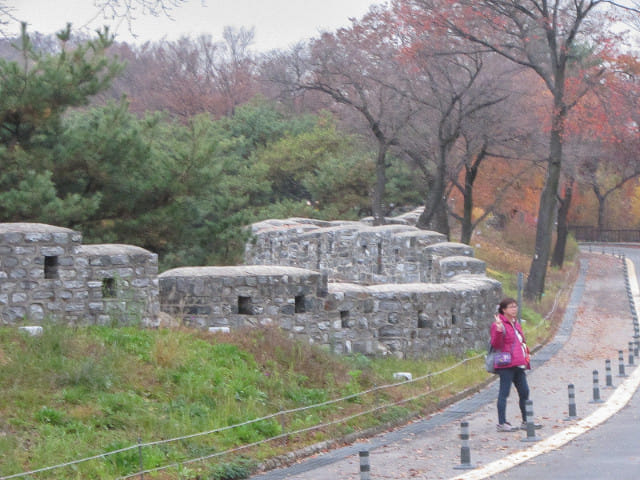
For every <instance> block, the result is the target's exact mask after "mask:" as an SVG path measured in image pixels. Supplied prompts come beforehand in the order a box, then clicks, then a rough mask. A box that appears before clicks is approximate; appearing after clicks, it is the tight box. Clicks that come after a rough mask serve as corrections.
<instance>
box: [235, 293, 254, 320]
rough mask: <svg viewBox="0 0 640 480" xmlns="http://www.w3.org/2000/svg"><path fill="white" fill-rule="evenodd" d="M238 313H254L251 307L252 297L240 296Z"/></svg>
mask: <svg viewBox="0 0 640 480" xmlns="http://www.w3.org/2000/svg"><path fill="white" fill-rule="evenodd" d="M238 314H240V315H253V308H252V307H251V297H242V296H239V297H238Z"/></svg>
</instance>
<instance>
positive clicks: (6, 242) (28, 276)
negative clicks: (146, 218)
mask: <svg viewBox="0 0 640 480" xmlns="http://www.w3.org/2000/svg"><path fill="white" fill-rule="evenodd" d="M81 242H82V235H81V234H80V233H79V232H76V231H74V230H70V229H67V228H62V227H56V226H52V225H46V224H41V223H0V321H1V322H2V323H3V324H17V323H24V322H40V321H43V320H45V319H46V318H49V319H52V320H56V321H64V322H66V323H69V324H94V323H98V324H99V323H106V322H112V321H114V319H115V321H118V322H119V323H125V322H131V321H134V320H137V321H141V322H142V323H144V324H154V323H155V322H157V316H158V311H159V302H158V283H157V274H158V258H157V255H155V254H153V253H150V252H148V251H146V250H144V249H142V248H139V247H134V246H130V245H90V246H83V245H81Z"/></svg>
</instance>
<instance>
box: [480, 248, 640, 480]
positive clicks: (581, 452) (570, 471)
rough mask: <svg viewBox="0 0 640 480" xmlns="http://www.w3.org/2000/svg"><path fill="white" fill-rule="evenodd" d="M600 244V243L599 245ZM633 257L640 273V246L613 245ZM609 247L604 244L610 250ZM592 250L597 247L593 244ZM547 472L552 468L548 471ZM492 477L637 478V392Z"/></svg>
mask: <svg viewBox="0 0 640 480" xmlns="http://www.w3.org/2000/svg"><path fill="white" fill-rule="evenodd" d="M601 248H602V247H600V249H601ZM613 248H614V249H615V251H616V252H618V253H624V254H625V255H626V256H627V258H629V259H630V260H632V261H633V263H634V265H635V270H636V273H637V274H638V273H640V250H638V249H633V248H621V247H613ZM611 249H612V247H607V250H611ZM592 250H593V251H596V250H597V249H595V248H592ZM550 472H552V473H551V474H550ZM490 478H491V479H495V480H502V479H511V478H517V479H518V480H529V479H531V480H533V479H536V480H538V479H541V478H554V479H563V480H574V479H576V480H578V479H579V480H584V479H600V480H606V479H611V480H636V479H638V478H640V392H638V391H636V393H634V394H633V396H632V398H631V401H630V402H629V403H628V404H627V405H626V406H625V407H624V408H623V409H622V410H620V411H619V412H618V413H616V415H614V416H612V417H611V418H610V419H608V420H607V421H606V422H604V423H603V424H602V425H599V426H597V427H595V428H594V429H592V430H590V431H588V432H587V433H585V434H584V435H581V436H579V437H577V438H576V439H575V440H573V441H571V442H570V443H568V444H566V445H565V446H563V447H562V448H559V449H556V450H554V451H552V452H549V453H547V454H544V455H542V456H539V457H537V458H535V459H532V460H529V461H527V462H524V463H522V464H521V465H518V466H516V467H514V468H512V469H510V470H508V471H506V472H504V473H502V474H499V475H494V476H492V477H490Z"/></svg>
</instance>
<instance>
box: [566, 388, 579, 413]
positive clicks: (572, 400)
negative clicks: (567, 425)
mask: <svg viewBox="0 0 640 480" xmlns="http://www.w3.org/2000/svg"><path fill="white" fill-rule="evenodd" d="M568 391H569V416H568V417H567V420H573V419H574V418H578V414H577V413H576V389H575V387H574V386H573V383H570V384H569V386H568Z"/></svg>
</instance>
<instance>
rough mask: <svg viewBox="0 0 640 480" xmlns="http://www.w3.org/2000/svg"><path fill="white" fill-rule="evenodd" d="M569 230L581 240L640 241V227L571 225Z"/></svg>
mask: <svg viewBox="0 0 640 480" xmlns="http://www.w3.org/2000/svg"><path fill="white" fill-rule="evenodd" d="M569 231H570V232H571V233H572V234H573V236H574V237H575V239H576V240H578V241H579V242H615V243H618V242H621V243H624V242H640V230H639V229H630V228H629V229H603V228H598V227H589V226H581V225H569Z"/></svg>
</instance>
